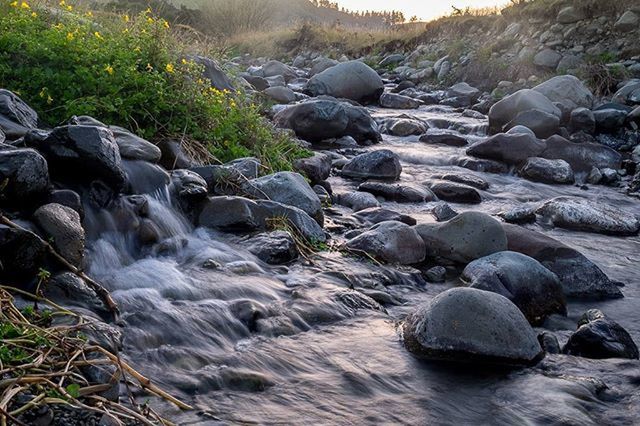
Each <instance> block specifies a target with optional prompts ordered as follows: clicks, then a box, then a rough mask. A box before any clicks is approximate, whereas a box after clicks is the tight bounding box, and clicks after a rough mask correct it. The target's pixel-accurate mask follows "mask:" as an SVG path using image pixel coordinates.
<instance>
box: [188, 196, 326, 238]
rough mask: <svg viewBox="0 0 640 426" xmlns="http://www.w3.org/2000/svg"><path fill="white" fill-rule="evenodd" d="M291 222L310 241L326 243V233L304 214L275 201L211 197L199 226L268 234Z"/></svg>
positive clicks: (206, 203)
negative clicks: (266, 232) (280, 223)
mask: <svg viewBox="0 0 640 426" xmlns="http://www.w3.org/2000/svg"><path fill="white" fill-rule="evenodd" d="M284 220H286V221H288V222H290V223H291V224H292V226H293V227H294V228H295V229H296V230H297V231H298V232H300V234H301V235H302V236H303V237H304V238H306V239H307V240H309V241H317V242H323V241H325V240H326V236H325V234H324V231H323V230H322V228H321V227H320V225H318V223H317V222H316V221H315V220H313V219H312V218H311V217H310V216H309V215H308V214H307V213H305V212H304V211H302V210H300V209H298V208H296V207H291V206H286V205H284V204H280V203H277V202H275V201H264V200H258V201H252V200H249V199H247V198H242V197H210V198H208V199H207V201H206V202H205V203H204V205H203V206H202V209H201V210H200V212H199V215H198V218H197V221H196V223H197V225H198V226H204V227H209V228H215V229H219V230H222V231H226V232H243V233H247V232H254V231H268V230H270V228H273V227H274V225H277V224H278V222H282V221H284Z"/></svg>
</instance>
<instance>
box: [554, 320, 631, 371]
mask: <svg viewBox="0 0 640 426" xmlns="http://www.w3.org/2000/svg"><path fill="white" fill-rule="evenodd" d="M562 352H563V353H565V354H567V355H574V356H581V357H584V358H593V359H606V358H627V359H638V346H636V344H635V342H634V341H633V339H632V338H631V336H630V335H629V333H628V332H627V331H626V330H625V329H624V328H622V326H620V324H618V323H616V322H614V321H611V320H609V319H607V318H606V316H605V315H604V314H603V313H602V312H601V311H599V310H597V309H591V310H589V311H587V312H585V314H584V315H582V318H580V321H579V322H578V329H577V330H576V331H575V332H574V333H573V334H572V335H571V336H570V337H569V341H568V342H567V344H566V345H565V346H564V347H563V348H562Z"/></svg>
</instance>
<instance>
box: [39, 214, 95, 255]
mask: <svg viewBox="0 0 640 426" xmlns="http://www.w3.org/2000/svg"><path fill="white" fill-rule="evenodd" d="M33 220H34V222H35V223H36V225H38V227H39V228H40V229H41V230H42V231H43V232H44V234H45V236H46V238H45V239H49V238H51V240H53V246H54V247H55V249H56V251H57V252H58V253H60V255H61V256H62V257H64V258H65V259H66V260H67V261H69V262H70V263H71V264H73V265H74V266H77V267H79V266H81V265H82V260H83V259H84V241H85V233H84V229H83V228H82V224H81V223H80V215H79V214H78V212H76V211H75V210H73V209H72V208H69V207H66V206H63V205H61V204H46V205H44V206H42V207H40V208H39V209H38V210H36V212H35V213H34V214H33Z"/></svg>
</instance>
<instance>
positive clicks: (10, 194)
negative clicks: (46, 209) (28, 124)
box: [0, 148, 49, 205]
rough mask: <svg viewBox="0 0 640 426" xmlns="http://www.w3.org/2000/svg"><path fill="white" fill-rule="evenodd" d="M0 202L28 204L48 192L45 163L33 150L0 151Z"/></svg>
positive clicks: (47, 173)
mask: <svg viewBox="0 0 640 426" xmlns="http://www.w3.org/2000/svg"><path fill="white" fill-rule="evenodd" d="M0 188H2V190H0V201H2V204H3V205H7V204H5V203H8V204H13V203H16V204H20V205H24V204H28V203H31V202H33V201H34V199H37V198H39V197H41V196H43V195H46V193H47V191H48V190H49V168H48V166H47V161H46V160H45V159H44V157H42V156H41V155H40V154H38V152H36V151H34V150H33V149H13V148H11V149H7V150H0Z"/></svg>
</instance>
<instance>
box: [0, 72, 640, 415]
mask: <svg viewBox="0 0 640 426" xmlns="http://www.w3.org/2000/svg"><path fill="white" fill-rule="evenodd" d="M328 70H329V71H330V72H329V73H326V74H324V73H322V72H320V73H319V74H320V77H312V78H311V80H307V77H308V70H307V69H296V68H292V67H289V66H286V65H284V64H280V63H275V62H270V63H267V64H264V65H263V66H261V67H254V68H250V69H249V74H247V75H246V80H247V82H249V83H251V84H253V86H254V88H257V86H258V85H260V84H266V86H269V89H273V90H269V91H268V93H267V90H268V89H267V87H263V89H265V90H264V92H265V93H266V94H267V95H268V96H271V97H275V96H281V95H282V97H280V99H282V100H281V101H280V102H286V103H288V104H282V105H276V106H274V108H273V114H274V121H275V123H276V124H277V125H278V126H280V127H285V128H289V129H290V130H291V131H292V132H294V133H295V135H296V136H297V137H299V138H300V139H301V140H304V141H305V142H301V143H305V144H307V145H308V146H309V147H310V148H312V149H313V150H314V151H316V153H315V155H314V156H313V157H311V158H309V159H305V160H301V161H299V162H298V163H297V164H296V168H297V171H298V172H299V173H301V174H299V173H298V172H281V173H275V174H269V175H266V176H262V174H263V173H261V172H260V170H261V167H260V164H259V161H257V160H256V159H252V158H246V159H240V160H237V161H234V162H232V163H229V164H224V165H216V166H211V165H201V164H195V163H194V162H192V161H191V160H189V159H188V158H187V157H186V156H185V155H184V154H183V153H181V152H180V150H179V146H178V145H177V144H176V143H171V142H167V141H165V142H163V143H161V144H158V145H156V144H151V143H149V142H147V141H144V140H142V139H140V138H138V137H137V136H135V135H133V134H132V133H130V132H128V131H126V130H125V129H120V128H114V127H109V126H107V125H105V124H103V123H100V122H98V121H96V120H95V119H93V118H90V117H75V118H74V119H72V121H70V123H69V124H68V125H65V126H61V127H58V128H56V129H54V130H52V131H50V130H47V131H41V130H37V129H36V127H37V118H36V115H35V112H34V111H31V110H30V108H29V107H28V106H27V105H26V104H24V103H23V102H22V101H21V100H20V99H19V98H17V97H16V96H15V95H14V94H11V93H10V92H6V91H4V92H2V96H3V97H2V98H1V99H2V102H4V104H3V105H4V106H5V108H4V109H2V110H0V112H2V114H3V117H4V118H5V121H2V122H0V125H1V127H2V128H3V130H4V133H5V134H6V137H7V139H6V141H5V142H6V143H4V144H2V145H0V172H1V173H2V175H1V177H2V178H3V179H2V180H3V181H4V180H5V179H6V181H5V182H6V183H5V184H4V185H5V186H4V192H3V199H2V201H3V209H2V210H3V212H4V214H7V215H9V216H10V217H11V218H12V219H14V220H15V221H18V222H20V223H21V224H22V225H23V226H25V227H28V228H30V229H33V230H34V231H35V232H37V233H38V234H40V235H42V236H43V238H47V239H49V241H51V242H52V244H54V245H55V246H56V248H57V249H58V251H60V252H61V254H62V255H63V256H64V257H65V259H67V261H68V262H70V263H73V264H75V265H78V266H84V268H85V270H86V271H87V272H88V273H89V274H90V275H91V276H92V277H94V278H96V279H97V280H98V281H100V282H101V283H103V284H104V286H105V287H106V288H108V290H109V291H110V292H111V294H112V295H113V298H114V299H115V300H116V302H117V303H118V305H119V306H120V310H121V313H122V315H121V321H120V323H118V324H112V323H111V324H110V323H109V318H108V315H107V314H106V309H105V306H103V305H102V304H101V302H100V301H99V299H98V298H97V297H96V295H95V294H93V293H92V292H91V290H90V289H89V288H87V286H86V285H85V284H83V282H82V280H79V279H77V277H74V276H70V275H69V274H66V273H63V272H62V271H57V270H54V276H53V277H52V279H51V282H50V283H49V286H48V287H47V289H48V291H51V292H52V293H51V294H50V295H51V297H54V298H55V299H56V300H58V301H59V302H60V303H64V304H65V305H68V306H71V307H74V308H75V309H77V310H80V311H81V312H83V313H85V314H86V315H88V316H91V317H93V318H95V319H96V320H99V321H100V324H102V326H101V330H102V332H101V333H99V336H101V339H102V343H103V344H105V345H106V346H108V347H111V348H119V349H121V354H122V356H124V357H125V359H127V360H128V361H130V362H131V363H132V364H133V365H136V366H137V367H139V369H140V370H141V371H142V372H143V373H144V374H146V375H148V376H150V377H153V378H154V380H155V381H156V382H158V383H159V384H161V385H162V386H164V387H165V388H168V389H169V390H170V391H171V392H172V393H174V394H175V395H178V396H180V397H181V398H182V399H183V400H186V401H188V402H189V403H191V404H192V405H194V406H195V407H196V409H195V410H193V411H186V412H180V411H178V410H177V409H174V408H172V407H171V406H169V405H165V404H164V403H162V402H161V401H159V400H155V399H152V400H151V402H152V404H153V405H154V406H155V407H160V411H162V412H163V414H164V415H166V416H167V417H169V418H172V419H174V420H175V421H176V422H177V423H179V424H241V423H258V424H298V423H313V424H456V425H457V424H581V425H582V424H594V425H596V424H633V423H634V422H636V419H637V418H638V416H639V415H640V385H639V383H640V381H639V380H640V376H639V374H638V372H639V371H640V370H639V369H638V367H639V366H640V363H639V361H638V349H637V346H636V344H635V342H637V341H639V339H640V325H639V324H640V321H639V320H640V313H639V312H638V306H640V282H639V280H638V277H639V276H640V266H638V262H637V253H638V252H640V239H639V237H638V230H639V228H640V221H639V217H640V205H639V204H638V199H637V198H634V197H633V193H634V190H637V188H634V184H635V182H634V180H633V175H634V173H635V170H634V168H635V164H636V163H635V161H636V159H634V158H635V157H633V156H632V154H631V151H632V150H633V146H629V145H630V144H632V139H631V138H630V137H628V135H629V129H631V131H632V130H633V126H632V125H631V123H633V122H635V121H634V120H636V118H634V117H636V116H634V115H633V114H634V113H633V112H632V111H627V108H628V107H627V106H625V107H624V108H619V107H616V106H615V105H608V107H606V108H600V109H598V108H599V107H597V106H595V105H594V102H595V101H594V98H593V95H591V94H590V92H589V91H588V89H586V87H584V86H583V85H582V84H581V83H580V82H579V81H577V79H574V78H569V77H561V80H555V81H552V82H551V83H548V86H551V89H549V90H545V89H544V87H543V89H539V90H524V91H521V92H517V93H516V94H514V95H513V96H512V97H507V98H505V99H503V100H502V101H500V102H497V103H496V101H497V100H495V99H493V100H492V99H490V98H489V97H488V96H485V95H482V94H481V93H480V91H478V90H477V89H475V88H473V87H471V86H468V85H465V84H460V85H456V86H454V87H452V88H451V89H449V90H448V91H434V90H427V89H426V88H415V87H405V88H404V89H403V87H402V86H400V87H398V85H397V84H398V82H389V81H387V82H383V81H382V80H381V79H380V78H379V77H378V75H377V74H376V73H375V72H374V71H373V70H371V69H370V68H368V67H367V66H366V65H364V64H362V63H359V62H347V63H344V64H342V65H337V64H333V67H332V68H329V69H328ZM343 83H344V84H343ZM400 84H401V85H402V82H400ZM631 84H634V83H633V82H632V83H631ZM404 86H407V85H404ZM567 87H571V88H572V89H573V90H570V91H563V90H564V89H565V88H567ZM547 88H548V87H547ZM401 89H403V90H404V92H403V91H402V90H401ZM552 89H553V90H552ZM543 92H546V94H544V93H543ZM400 93H402V94H400ZM285 95H288V97H287V96H285ZM552 99H553V100H552ZM372 101H375V105H372V104H371V102H372ZM568 101H570V103H569V102H568ZM358 102H362V103H365V104H367V103H368V104H369V107H363V106H361V105H360V104H359V103H358ZM587 104H588V105H587ZM623 110H624V111H625V117H624V118H622V113H621V112H620V111H623ZM598 111H607V112H606V113H603V112H598ZM615 120H618V121H617V122H616V123H618V124H617V125H616V124H615V123H614V124H611V123H612V121H615ZM603 123H604V124H603ZM627 126H630V127H627ZM623 129H624V131H623V132H622V133H616V134H615V135H613V133H614V132H613V130H616V131H617V130H623ZM603 135H609V136H610V137H608V138H605V139H602V138H603ZM596 138H598V139H596ZM612 138H614V139H612ZM602 140H617V141H619V140H622V141H624V142H625V144H626V147H625V148H624V149H621V148H620V146H618V147H617V148H618V149H613V148H611V147H608V146H606V144H604V143H602ZM302 174H304V175H305V176H306V178H305V177H303V176H302ZM0 232H1V233H2V234H1V235H2V239H1V240H0V256H1V258H2V264H3V270H2V277H3V279H10V280H13V282H23V283H24V282H25V281H28V277H29V276H30V274H31V275H32V274H34V273H36V272H37V270H38V268H39V267H41V265H43V264H47V262H48V259H47V258H46V253H45V252H44V251H43V250H42V247H39V245H38V243H37V241H34V240H33V239H31V238H30V237H29V235H26V234H24V233H21V232H18V231H16V230H12V229H9V228H6V227H0ZM6 265H11V266H10V267H7V266H6ZM634 341H635V342H634ZM121 393H122V395H125V394H126V393H125V388H124V387H122V389H121ZM112 396H113V395H112Z"/></svg>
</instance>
